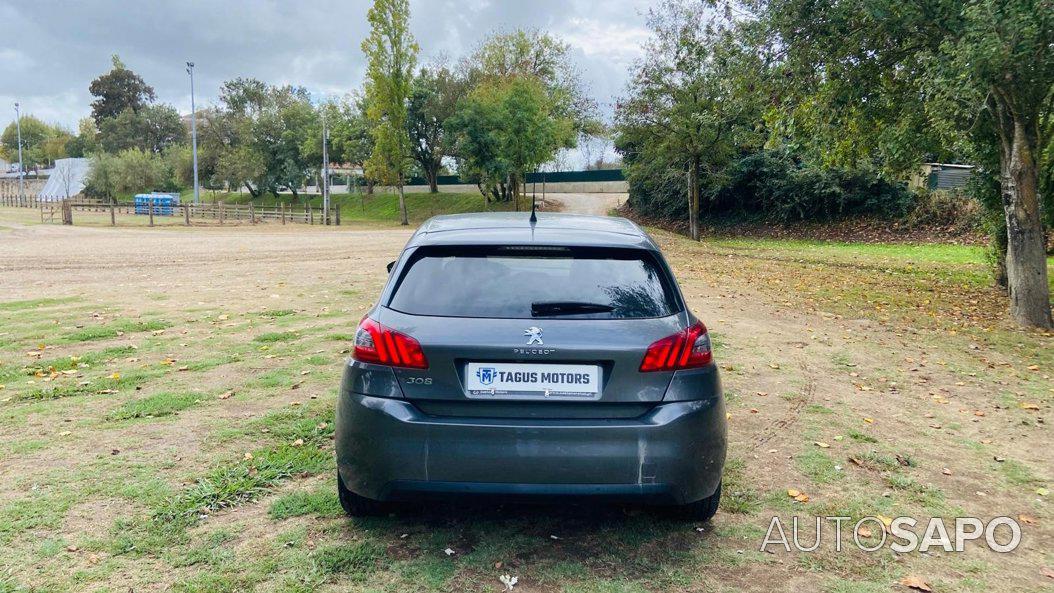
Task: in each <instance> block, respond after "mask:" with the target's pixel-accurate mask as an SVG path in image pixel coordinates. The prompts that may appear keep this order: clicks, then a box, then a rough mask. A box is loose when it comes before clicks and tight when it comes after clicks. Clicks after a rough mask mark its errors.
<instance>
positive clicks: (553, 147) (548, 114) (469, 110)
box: [448, 77, 574, 201]
mask: <svg viewBox="0 0 1054 593" xmlns="http://www.w3.org/2000/svg"><path fill="white" fill-rule="evenodd" d="M448 127H449V128H450V132H451V134H453V136H454V139H455V141H456V143H457V148H456V153H457V155H458V163H459V170H460V171H461V175H462V176H463V177H465V178H468V179H474V180H475V181H476V182H477V184H478V185H479V188H480V191H481V193H483V195H484V196H486V197H487V198H488V200H490V199H494V200H502V201H505V200H509V199H511V198H513V197H514V196H517V195H518V192H519V188H520V187H522V185H523V180H524V178H525V176H526V173H527V172H528V171H532V170H534V169H535V168H536V167H538V166H539V165H541V164H542V163H544V162H546V161H548V160H549V159H551V158H552V157H553V155H554V154H555V153H556V151H557V150H558V149H560V148H562V147H566V146H568V145H570V143H571V142H572V141H573V139H574V122H573V121H572V120H571V119H570V118H561V117H558V116H557V115H556V114H555V113H553V106H552V104H551V103H550V102H549V97H548V95H547V93H546V89H545V86H544V84H542V82H541V81H539V80H538V79H537V78H534V77H514V78H511V79H508V80H493V81H490V82H487V83H484V84H482V85H480V86H479V87H477V88H476V89H475V90H473V91H472V93H471V94H470V95H469V96H468V97H466V98H465V100H463V101H462V102H461V103H459V104H458V109H457V113H456V114H455V115H454V116H453V117H452V118H450V120H449V121H448Z"/></svg>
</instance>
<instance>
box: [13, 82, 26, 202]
mask: <svg viewBox="0 0 1054 593" xmlns="http://www.w3.org/2000/svg"><path fill="white" fill-rule="evenodd" d="M15 130H17V132H18V199H19V201H20V202H21V203H23V204H24V203H25V201H26V185H25V181H24V180H23V179H22V177H23V176H24V175H25V170H26V168H25V166H23V165H22V112H21V111H19V109H18V102H17V101H16V102H15Z"/></svg>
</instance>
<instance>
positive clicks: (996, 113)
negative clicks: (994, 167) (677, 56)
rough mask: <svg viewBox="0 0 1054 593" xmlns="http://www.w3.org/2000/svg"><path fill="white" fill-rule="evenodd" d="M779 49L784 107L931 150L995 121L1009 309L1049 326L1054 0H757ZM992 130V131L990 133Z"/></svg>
mask: <svg viewBox="0 0 1054 593" xmlns="http://www.w3.org/2000/svg"><path fill="white" fill-rule="evenodd" d="M751 5H752V7H753V8H754V9H755V10H756V11H757V16H758V17H759V23H760V24H761V25H762V26H763V27H764V28H765V32H766V34H767V35H766V38H767V39H768V41H769V50H770V51H771V54H772V55H774V56H777V57H778V58H779V59H780V61H781V66H782V68H781V70H780V78H779V81H780V82H779V85H778V86H779V87H780V89H781V92H782V93H783V96H782V97H781V109H780V110H779V113H778V118H780V119H783V120H785V121H786V120H790V119H793V118H799V117H800V116H801V115H802V114H804V113H808V114H811V115H812V117H813V119H815V120H817V121H821V122H823V124H824V127H826V128H827V129H829V130H831V131H832V132H833V133H835V134H838V135H841V136H843V137H844V136H855V137H857V138H860V139H861V142H865V143H870V144H872V145H875V146H881V147H884V149H885V150H886V151H889V152H893V153H899V154H900V155H901V158H900V162H902V163H903V162H911V161H913V160H916V159H915V158H911V157H921V156H922V155H920V154H919V153H920V151H919V150H918V149H917V148H916V147H920V146H921V147H925V146H926V145H925V143H920V142H913V139H916V138H917V137H918V135H919V134H918V132H917V131H919V130H922V131H924V132H926V133H934V132H935V133H937V134H939V135H940V137H941V138H942V139H943V140H944V141H945V142H947V143H949V144H951V143H954V142H956V141H958V140H961V139H962V138H963V137H966V136H969V135H971V134H972V132H973V131H974V130H976V129H977V127H978V126H981V125H988V126H989V129H990V130H991V133H990V135H989V136H988V138H987V141H988V142H991V143H992V144H993V145H994V146H996V147H997V151H998V154H999V180H1000V194H1001V198H1002V206H1003V211H1004V216H1005V220H1006V229H1007V254H1006V271H1007V280H1008V286H1009V291H1010V307H1009V308H1010V314H1011V316H1012V317H1013V318H1014V319H1015V320H1016V321H1017V322H1019V323H1021V324H1022V325H1026V326H1036V327H1043V328H1049V327H1051V324H1052V320H1051V307H1050V288H1049V284H1048V279H1047V266H1046V256H1045V251H1044V231H1043V222H1042V220H1043V219H1042V213H1041V205H1040V199H1039V191H1038V189H1039V184H1040V168H1041V163H1042V160H1043V158H1044V156H1043V154H1044V152H1043V151H1044V149H1045V147H1047V146H1049V144H1048V142H1049V138H1047V137H1046V135H1047V134H1049V133H1050V129H1049V127H1048V126H1045V125H1044V121H1045V120H1046V121H1049V117H1050V115H1049V114H1050V112H1051V102H1052V97H1054V93H1052V87H1054V0H965V1H961V2H949V1H944V0H916V1H913V2H901V1H897V0H870V1H868V2H858V1H856V0H832V1H829V2H822V3H817V2H814V1H812V0H757V2H752V3H751ZM982 140H983V139H982Z"/></svg>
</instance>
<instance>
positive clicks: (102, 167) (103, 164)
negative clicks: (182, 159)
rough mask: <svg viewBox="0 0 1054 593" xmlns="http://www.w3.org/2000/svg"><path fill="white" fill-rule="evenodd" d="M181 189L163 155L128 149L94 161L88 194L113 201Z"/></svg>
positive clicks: (100, 154) (93, 158)
mask: <svg viewBox="0 0 1054 593" xmlns="http://www.w3.org/2000/svg"><path fill="white" fill-rule="evenodd" d="M178 189H180V186H179V183H178V182H177V180H176V178H175V174H174V171H173V169H172V166H171V163H170V162H168V161H166V159H165V158H164V157H162V156H161V155H159V154H157V153H154V152H150V151H144V150H141V149H139V148H129V149H127V150H123V151H121V152H120V153H117V154H111V153H105V152H104V153H99V154H96V155H95V156H93V157H92V166H91V169H90V170H89V172H88V179H87V182H86V191H87V193H89V194H90V195H95V196H100V197H107V198H110V199H114V198H116V197H117V196H119V195H127V194H134V193H140V192H149V191H175V190H178Z"/></svg>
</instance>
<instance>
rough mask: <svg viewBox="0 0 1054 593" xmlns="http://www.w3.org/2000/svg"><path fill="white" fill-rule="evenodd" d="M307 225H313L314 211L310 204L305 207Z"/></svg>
mask: <svg viewBox="0 0 1054 593" xmlns="http://www.w3.org/2000/svg"><path fill="white" fill-rule="evenodd" d="M307 223H308V224H315V209H314V208H312V207H311V205H310V204H308V206H307Z"/></svg>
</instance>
